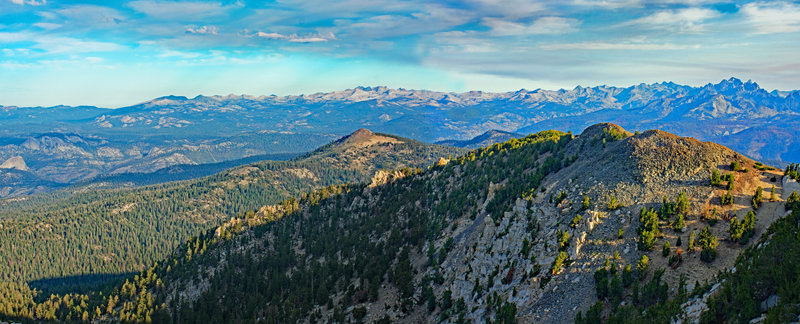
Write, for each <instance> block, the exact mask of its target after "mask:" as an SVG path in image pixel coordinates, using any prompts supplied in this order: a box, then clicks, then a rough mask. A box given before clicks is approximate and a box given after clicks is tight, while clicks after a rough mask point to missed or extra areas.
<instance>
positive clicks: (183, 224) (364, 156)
mask: <svg viewBox="0 0 800 324" xmlns="http://www.w3.org/2000/svg"><path fill="white" fill-rule="evenodd" d="M466 151H467V150H465V149H460V148H453V147H446V146H440V145H432V144H425V143H421V142H418V141H414V140H410V139H406V138H401V137H396V136H391V135H384V134H377V133H372V132H370V131H369V130H365V129H363V130H359V131H357V132H355V133H354V134H352V135H350V136H347V137H345V138H343V139H341V140H339V141H336V142H334V143H332V144H330V145H326V146H325V147H323V148H321V149H319V150H315V151H313V152H311V153H309V154H306V155H304V156H302V157H299V158H296V159H293V160H289V161H262V162H257V163H253V164H248V165H244V166H241V167H237V168H233V169H230V170H227V171H225V172H221V173H219V174H216V175H212V176H208V177H205V178H201V179H197V180H190V181H181V182H174V183H167V184H161V185H154V186H146V187H140V188H133V189H120V190H116V189H96V188H94V187H92V186H89V187H76V188H70V189H69V190H67V191H63V192H56V193H52V194H43V195H38V196H32V197H29V198H26V199H14V200H5V201H0V255H2V256H3V258H4V260H3V261H2V262H0V281H26V282H28V281H31V286H32V287H36V288H39V289H40V290H41V289H44V290H45V292H46V293H47V294H49V293H50V292H53V291H55V292H59V291H70V290H69V289H67V288H74V287H86V286H87V285H88V286H89V287H91V286H94V285H96V284H98V283H103V282H105V281H108V280H109V279H111V278H114V275H120V274H126V273H132V272H139V271H142V270H144V269H147V268H148V267H149V266H150V265H152V264H153V263H154V262H156V261H158V260H161V259H163V258H165V257H167V256H168V255H169V254H170V253H172V251H174V250H175V248H176V247H177V246H178V245H179V244H182V243H183V242H184V241H185V240H186V239H188V238H190V237H192V236H194V235H197V234H198V233H201V232H203V231H205V230H206V229H209V228H213V227H216V226H218V225H220V224H222V222H224V221H227V220H229V219H230V218H231V217H239V216H242V215H244V214H246V213H247V212H250V213H252V212H253V211H254V210H257V209H258V208H260V207H261V206H264V205H270V204H275V203H278V202H280V201H282V200H284V199H286V198H289V197H295V196H297V195H299V194H301V193H303V192H308V191H311V190H314V189H319V188H324V187H326V186H330V185H334V184H342V183H350V182H364V181H369V180H370V178H371V177H372V176H373V175H374V174H375V173H376V172H377V171H379V170H383V169H398V168H403V167H412V168H419V167H425V166H428V165H431V164H432V163H434V162H436V161H438V160H439V159H440V158H442V157H444V158H447V157H448V156H456V155H460V154H463V153H464V152H466Z"/></svg>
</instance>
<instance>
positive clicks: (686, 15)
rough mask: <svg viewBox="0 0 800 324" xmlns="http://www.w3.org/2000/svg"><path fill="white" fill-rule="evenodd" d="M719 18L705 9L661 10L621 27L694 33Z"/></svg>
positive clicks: (716, 12)
mask: <svg viewBox="0 0 800 324" xmlns="http://www.w3.org/2000/svg"><path fill="white" fill-rule="evenodd" d="M719 16H720V13H719V12H718V11H716V10H711V9H705V8H685V9H679V10H663V11H658V12H656V13H653V14H651V15H649V16H645V17H642V18H638V19H634V20H632V21H629V22H627V23H624V24H622V25H623V26H626V25H644V26H649V27H650V28H654V29H666V30H670V31H674V32H683V33H696V32H702V31H703V30H704V26H703V24H702V23H703V22H705V21H706V20H709V19H713V18H717V17H719Z"/></svg>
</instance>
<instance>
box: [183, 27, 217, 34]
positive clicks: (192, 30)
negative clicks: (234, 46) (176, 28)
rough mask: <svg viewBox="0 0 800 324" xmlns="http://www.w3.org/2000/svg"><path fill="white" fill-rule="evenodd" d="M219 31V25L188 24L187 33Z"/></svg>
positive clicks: (213, 32) (212, 32)
mask: <svg viewBox="0 0 800 324" xmlns="http://www.w3.org/2000/svg"><path fill="white" fill-rule="evenodd" d="M217 32H219V28H217V26H200V27H198V26H194V25H191V26H186V33H187V34H199V35H216V34H217Z"/></svg>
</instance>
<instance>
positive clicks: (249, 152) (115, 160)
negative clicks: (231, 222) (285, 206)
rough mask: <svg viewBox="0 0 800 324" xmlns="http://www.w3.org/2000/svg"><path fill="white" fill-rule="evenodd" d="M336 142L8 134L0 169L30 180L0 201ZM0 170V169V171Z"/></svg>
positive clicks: (282, 136)
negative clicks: (15, 170) (18, 171)
mask: <svg viewBox="0 0 800 324" xmlns="http://www.w3.org/2000/svg"><path fill="white" fill-rule="evenodd" d="M48 120H49V119H48ZM0 124H2V122H0ZM337 137H338V136H335V135H333V134H319V133H306V134H296V133H276V132H256V133H246V134H240V135H236V136H229V135H226V136H220V137H208V136H206V137H201V138H194V139H191V140H189V139H186V138H182V137H181V136H178V135H176V136H161V137H147V138H142V137H137V136H127V135H126V136H121V137H114V136H111V137H106V136H97V135H91V134H77V133H67V132H61V133H59V132H47V133H38V134H37V133H34V134H17V135H11V136H9V137H2V138H0V160H3V161H6V162H3V164H8V166H9V167H13V166H15V165H16V164H20V163H23V164H21V165H24V166H25V167H24V170H25V171H27V172H28V174H29V176H28V177H27V178H24V179H19V180H18V181H16V182H6V183H0V198H5V197H15V196H23V195H28V194H31V193H38V192H47V191H53V190H55V189H58V188H61V187H64V186H67V185H70V184H74V183H85V182H90V181H96V180H113V179H109V178H115V177H116V176H118V175H124V174H131V173H136V174H143V175H144V174H148V173H150V174H149V175H144V176H143V177H144V178H149V179H148V180H147V181H145V182H148V183H149V184H153V183H163V182H168V181H170V180H177V179H176V178H177V177H175V176H174V173H173V174H172V176H165V177H163V178H162V177H158V175H164V173H165V172H169V170H164V169H165V168H169V167H172V166H180V165H184V166H187V165H196V167H184V169H187V168H188V169H194V171H198V169H206V170H209V171H210V170H213V169H217V171H216V172H219V171H221V170H222V169H219V167H218V166H214V164H218V165H225V166H228V168H230V167H234V166H239V165H243V164H247V163H250V162H252V161H259V160H254V159H253V158H257V157H259V156H262V157H263V156H264V155H275V154H294V155H297V154H301V153H306V152H309V151H312V150H314V149H315V148H317V147H319V146H320V145H323V144H325V143H328V142H330V141H331V140H334V139H336V138H337ZM6 159H7V160H6ZM20 160H21V161H20ZM260 160H264V159H263V158H262V159H260ZM247 161H250V162H247ZM11 162H13V163H11ZM3 169H5V168H3V167H0V171H3ZM172 170H175V169H172ZM209 171H205V174H203V173H204V172H202V171H201V172H182V173H183V174H184V178H183V179H189V178H187V177H186V176H190V175H193V174H194V175H199V174H202V175H200V176H203V175H209V174H213V173H216V172H209ZM193 178H197V176H194V177H193ZM116 179H119V178H118V177H117V178H116ZM183 179H181V180H183ZM133 182H136V181H135V180H134V181H133Z"/></svg>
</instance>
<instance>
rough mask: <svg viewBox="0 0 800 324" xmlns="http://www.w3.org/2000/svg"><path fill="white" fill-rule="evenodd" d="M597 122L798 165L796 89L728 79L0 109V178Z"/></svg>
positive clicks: (574, 127) (137, 168)
mask: <svg viewBox="0 0 800 324" xmlns="http://www.w3.org/2000/svg"><path fill="white" fill-rule="evenodd" d="M597 122H613V123H616V124H619V125H621V126H623V127H625V128H626V129H632V130H641V131H643V130H646V129H656V128H657V129H663V130H665V131H670V132H674V133H679V134H682V135H685V136H692V137H695V138H698V139H700V140H706V141H714V142H717V143H720V144H723V145H726V146H729V147H731V148H733V149H735V150H737V151H739V152H742V153H743V154H745V155H747V156H749V157H751V158H755V159H759V160H762V161H765V162H771V163H773V164H777V165H783V164H785V163H787V162H791V161H800V151H798V150H796V149H793V148H794V147H796V145H795V144H796V143H797V141H798V140H799V139H800V91H797V90H795V91H777V90H776V91H771V92H768V91H766V90H764V89H762V88H760V87H759V86H758V84H756V83H754V82H751V81H747V82H742V81H741V80H739V79H736V78H730V79H727V80H722V81H721V82H719V83H717V84H707V85H705V86H700V87H692V86H686V85H679V84H675V83H671V82H662V83H655V84H639V85H635V86H631V87H627V88H621V87H610V86H597V87H588V88H584V87H576V88H574V89H572V90H563V89H562V90H556V91H550V90H541V89H538V90H519V91H512V92H501V93H490V92H482V91H470V92H464V93H446V92H435V91H426V90H407V89H390V88H386V87H358V88H355V89H349V90H344V91H335V92H329V93H316V94H310V95H298V96H274V95H273V96H260V97H255V96H244V95H229V96H210V97H209V96H197V97H195V98H191V99H190V98H186V97H180V96H167V97H161V98H157V99H154V100H151V101H147V102H144V103H141V104H137V105H133V106H129V107H124V108H119V109H102V108H96V107H85V106H81V107H64V106H59V107H51V108H39V107H34V108H22V107H0V163H3V162H5V161H7V160H8V159H11V158H15V159H19V158H21V159H22V160H23V161H24V162H25V163H26V164H27V167H28V168H29V169H30V170H28V171H25V172H29V173H31V176H28V177H27V178H24V179H29V178H30V179H38V183H37V182H35V181H34V182H32V183H31V184H30V185H28V186H27V187H25V186H20V185H18V184H19V183H23V182H24V181H23V180H24V179H23V178H22V177H19V176H17V177H15V178H14V179H15V180H14V181H10V180H9V181H7V183H8V184H5V185H3V186H4V187H5V189H4V192H6V196H8V195H15V194H16V195H20V194H27V193H31V192H39V191H46V190H50V189H51V188H50V187H49V186H48V184H51V183H60V184H69V183H74V182H78V181H87V180H91V179H93V178H95V177H98V176H104V175H110V174H119V173H143V172H152V171H155V170H158V169H161V168H164V167H167V166H171V165H178V164H205V163H218V162H222V161H227V160H236V159H241V158H244V157H247V156H253V155H263V154H272V153H301V152H307V151H310V150H312V149H314V148H315V147H318V146H319V145H322V144H324V143H327V142H329V141H330V140H332V139H335V138H338V137H341V136H344V135H346V134H349V133H350V132H352V130H353V129H357V128H362V127H367V128H370V129H371V130H373V131H378V132H384V133H390V134H396V135H398V136H403V137H407V138H413V139H417V140H420V141H424V142H439V141H445V140H456V141H464V140H470V139H472V138H473V137H476V136H480V135H481V134H483V133H485V132H486V131H490V130H497V131H504V132H513V133H522V134H527V133H532V132H537V131H540V130H545V129H561V130H565V131H573V132H579V131H581V130H583V129H584V128H586V127H588V126H589V125H592V124H594V123H597ZM452 143H456V142H452ZM483 144H488V143H486V142H481V145H483ZM471 147H475V146H471Z"/></svg>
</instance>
